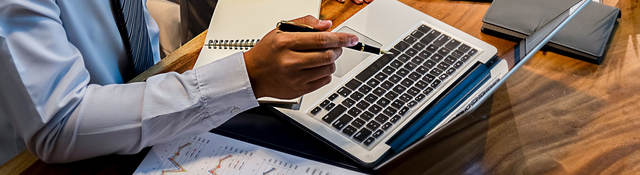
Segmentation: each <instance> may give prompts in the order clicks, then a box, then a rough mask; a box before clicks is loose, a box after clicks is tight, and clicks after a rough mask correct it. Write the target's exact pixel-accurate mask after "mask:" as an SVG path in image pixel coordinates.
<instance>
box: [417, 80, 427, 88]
mask: <svg viewBox="0 0 640 175" xmlns="http://www.w3.org/2000/svg"><path fill="white" fill-rule="evenodd" d="M427 86H429V84H427V83H426V82H424V81H422V80H420V81H418V82H416V87H418V88H419V89H424V88H426V87H427Z"/></svg>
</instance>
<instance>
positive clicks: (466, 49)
mask: <svg viewBox="0 0 640 175" xmlns="http://www.w3.org/2000/svg"><path fill="white" fill-rule="evenodd" d="M469 49H471V47H469V46H467V45H466V44H462V45H461V46H460V47H458V51H460V52H462V53H467V51H469Z"/></svg>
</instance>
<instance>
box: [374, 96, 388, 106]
mask: <svg viewBox="0 0 640 175" xmlns="http://www.w3.org/2000/svg"><path fill="white" fill-rule="evenodd" d="M389 103H390V101H389V100H387V99H386V98H384V97H383V98H380V100H378V102H376V104H378V105H380V106H382V107H386V106H387V105H389Z"/></svg>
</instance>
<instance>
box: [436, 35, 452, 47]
mask: <svg viewBox="0 0 640 175" xmlns="http://www.w3.org/2000/svg"><path fill="white" fill-rule="evenodd" d="M449 39H451V37H449V36H447V35H440V37H438V39H436V41H434V42H433V44H434V45H436V46H442V45H444V43H447V41H449Z"/></svg>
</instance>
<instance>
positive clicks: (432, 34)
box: [420, 30, 440, 44]
mask: <svg viewBox="0 0 640 175" xmlns="http://www.w3.org/2000/svg"><path fill="white" fill-rule="evenodd" d="M438 36H440V32H438V31H435V30H431V31H430V32H429V33H427V35H426V36H424V38H422V39H421V40H420V42H421V43H425V44H427V43H431V41H433V40H435V39H436V38H438Z"/></svg>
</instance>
